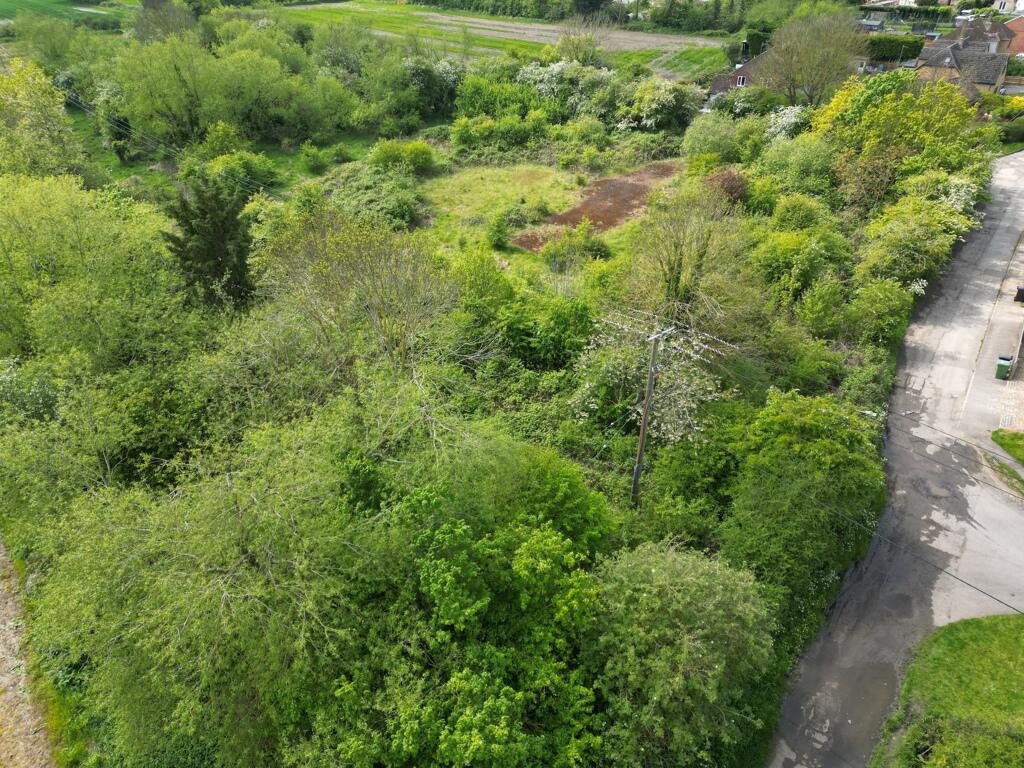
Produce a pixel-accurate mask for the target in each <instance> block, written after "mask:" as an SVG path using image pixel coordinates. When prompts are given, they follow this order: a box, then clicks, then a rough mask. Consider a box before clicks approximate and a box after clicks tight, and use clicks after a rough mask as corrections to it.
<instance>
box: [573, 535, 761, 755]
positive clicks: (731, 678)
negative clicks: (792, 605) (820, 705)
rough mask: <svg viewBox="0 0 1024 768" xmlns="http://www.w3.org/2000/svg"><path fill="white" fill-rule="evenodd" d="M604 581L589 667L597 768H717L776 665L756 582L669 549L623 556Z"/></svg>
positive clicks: (605, 566)
mask: <svg viewBox="0 0 1024 768" xmlns="http://www.w3.org/2000/svg"><path fill="white" fill-rule="evenodd" d="M596 579H597V582H598V590H599V592H598V600H599V604H600V607H601V614H600V615H599V617H598V620H597V622H596V630H595V633H594V635H593V637H592V638H591V639H590V641H589V642H588V644H587V646H586V651H585V655H584V663H585V664H586V665H587V667H588V669H590V670H592V674H593V675H594V679H595V691H596V692H597V695H598V701H597V706H598V709H599V711H600V712H601V715H600V722H601V726H600V729H601V734H602V741H601V748H600V752H599V758H598V760H597V763H598V764H600V765H606V766H629V767H630V768H633V767H634V766H636V767H637V768H639V767H640V766H664V767H665V768H668V766H702V765H708V764H714V763H715V756H716V755H718V754H721V753H723V752H727V751H728V747H729V745H730V744H733V743H735V742H736V741H738V740H739V739H740V738H741V736H742V734H743V733H744V731H745V730H746V729H747V728H749V722H747V719H748V718H750V716H751V712H750V710H749V708H748V707H747V705H746V704H745V703H744V699H745V698H746V697H747V696H748V694H749V692H750V687H751V685H752V684H753V682H754V681H755V680H756V678H757V676H758V674H759V673H760V672H762V670H763V669H764V667H765V666H766V665H767V664H768V660H769V658H770V657H771V635H770V632H771V620H770V618H769V612H768V607H767V605H766V604H765V602H764V600H763V599H762V598H761V596H760V595H759V593H758V587H757V584H756V583H755V581H754V579H753V578H752V577H751V575H750V574H748V573H745V572H742V571H733V570H732V569H730V568H729V567H727V566H726V565H724V564H722V563H720V562H717V561H714V560H708V559H706V558H705V557H704V556H702V555H699V554H696V553H692V552H686V551H682V550H679V549H677V548H675V547H674V546H672V545H671V544H667V543H662V544H643V545H641V546H639V547H637V548H636V549H633V550H623V551H621V552H619V553H618V554H616V555H615V556H614V557H612V558H609V559H608V560H606V561H604V562H603V563H602V564H601V566H600V567H599V568H598V570H597V574H596Z"/></svg>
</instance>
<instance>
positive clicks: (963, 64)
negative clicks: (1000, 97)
mask: <svg viewBox="0 0 1024 768" xmlns="http://www.w3.org/2000/svg"><path fill="white" fill-rule="evenodd" d="M1009 60H1010V54H1009V53H1005V52H1003V53H996V52H993V51H990V50H988V46H987V45H978V44H975V43H964V42H961V41H959V40H947V39H943V40H940V41H939V42H937V43H934V44H933V45H926V46H925V47H924V49H923V50H922V51H921V55H920V56H919V57H918V59H917V76H918V77H919V78H920V79H922V80H927V81H929V82H934V81H936V80H948V81H949V82H951V83H955V84H957V85H959V86H961V87H962V88H963V89H964V91H965V92H966V93H967V94H968V95H975V94H974V92H980V91H988V92H992V91H998V90H999V88H1000V87H1002V85H1003V80H1004V79H1005V78H1006V64H1007V62H1008V61H1009Z"/></svg>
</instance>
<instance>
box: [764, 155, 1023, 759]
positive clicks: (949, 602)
mask: <svg viewBox="0 0 1024 768" xmlns="http://www.w3.org/2000/svg"><path fill="white" fill-rule="evenodd" d="M991 195H992V202H991V203H990V204H989V205H988V206H987V207H986V215H985V219H984V224H983V226H982V228H981V229H979V230H977V231H975V232H974V233H972V234H971V235H970V236H969V237H968V239H967V242H965V243H964V244H963V247H962V248H961V249H960V251H959V253H958V254H957V256H956V257H955V259H954V260H953V262H952V263H951V265H950V267H949V268H948V269H947V271H946V274H945V275H944V276H943V277H942V278H941V279H940V280H939V282H938V283H937V284H936V285H934V286H932V287H931V288H930V289H929V296H928V298H927V299H926V300H925V301H924V302H922V304H921V306H920V307H919V308H918V310H917V312H916V313H915V316H914V320H913V322H912V323H911V326H910V329H909V331H908V333H907V337H906V340H905V341H904V346H903V350H902V353H901V356H900V363H899V370H898V374H897V380H896V388H895V390H894V392H893V395H892V399H891V401H890V413H889V420H888V425H889V438H888V444H887V448H886V458H887V464H888V466H887V473H888V479H889V488H890V496H889V499H890V500H889V505H888V507H887V509H886V511H885V513H884V515H883V517H882V520H881V522H880V524H879V528H878V534H877V535H876V536H875V539H874V541H873V542H872V545H871V548H870V550H869V552H868V554H867V556H866V557H865V558H864V559H863V560H862V561H861V562H860V563H858V564H857V565H856V566H855V567H854V568H853V569H852V570H851V571H850V572H849V573H848V574H847V576H846V579H845V580H844V583H843V587H842V589H841V591H840V594H839V597H838V599H837V601H836V603H835V605H834V606H833V608H832V611H831V612H830V615H829V617H828V620H827V623H826V625H825V627H824V629H823V630H822V631H821V633H820V634H819V636H818V637H817V639H816V640H815V641H814V642H813V643H812V644H811V645H810V646H809V647H808V649H807V651H806V653H805V654H804V656H803V658H802V659H801V661H800V663H799V665H798V666H797V668H796V669H795V670H794V673H793V675H792V676H791V679H790V690H789V692H788V693H787V695H786V697H785V699H784V700H783V704H782V716H781V719H780V723H779V727H778V730H777V732H776V734H775V745H774V750H773V754H772V756H771V758H770V760H769V763H768V765H769V768H862V767H863V766H865V765H866V764H867V761H868V758H869V757H870V754H871V751H872V750H873V749H874V746H875V744H876V742H877V739H878V736H879V733H880V729H881V727H882V724H883V721H884V720H885V718H886V717H887V716H888V714H889V713H890V712H891V711H892V709H893V707H894V705H895V703H896V697H897V694H898V693H899V686H900V682H901V679H902V672H903V669H904V667H905V665H906V662H907V660H908V652H909V650H910V649H911V648H912V647H913V646H914V645H915V644H917V643H918V642H919V641H920V640H921V639H923V638H924V637H925V636H926V635H928V634H929V633H930V632H931V631H932V630H933V629H934V628H935V627H939V626H942V625H944V624H948V623H950V622H953V621H957V620H959V619H964V618H970V617H976V616H986V615H990V614H998V613H1007V612H1009V611H1010V608H1008V607H1007V605H1005V604H1004V603H1008V604H1010V605H1012V606H1015V607H1017V608H1019V609H1021V610H1024V498H1021V497H1020V496H1017V495H1015V494H1014V493H1013V492H1011V491H1010V490H1009V489H1008V488H1007V487H1006V486H1004V485H1003V484H1002V483H1001V482H1000V480H999V478H998V476H997V475H996V474H995V473H994V472H993V471H992V469H991V467H990V459H989V458H988V454H996V455H998V456H1003V457H1004V458H1006V459H1007V460H1008V457H1006V456H1005V454H1003V452H1002V451H1001V450H1000V449H999V448H998V446H996V445H995V443H993V442H992V441H991V438H990V435H991V432H992V431H993V430H994V429H996V428H997V427H1000V426H1006V427H1014V428H1018V429H1024V365H1022V366H1021V368H1022V370H1020V371H1017V372H1016V373H1015V379H1014V380H1011V381H999V380H996V379H995V377H994V371H995V363H996V360H995V359H996V356H997V355H999V354H1014V353H1015V352H1017V345H1018V343H1019V340H1020V334H1021V330H1022V328H1024V305H1022V304H1017V303H1014V302H1013V294H1014V292H1015V289H1016V286H1017V285H1018V284H1021V285H1024V247H1018V246H1021V243H1020V239H1021V233H1022V231H1024V153H1018V154H1016V155H1012V156H1010V157H1005V158H1002V159H1000V160H999V161H998V162H997V164H996V168H995V176H994V179H993V183H992V188H991ZM1014 254H1015V255H1014ZM1018 378H1019V379H1020V380H1018ZM940 567H941V568H942V569H945V570H946V571H948V572H949V573H944V572H943V571H941V570H939V568H940ZM949 574H953V575H955V576H956V577H959V578H960V579H963V580H965V581H967V582H970V584H972V585H974V586H975V587H977V588H979V589H981V590H984V591H985V592H987V593H989V595H991V596H986V595H985V594H982V592H979V591H978V590H977V589H974V588H972V587H971V586H968V585H966V584H964V583H962V582H960V581H958V580H957V579H956V578H954V576H952V575H949ZM994 598H998V600H997V599H994ZM999 600H1001V601H1004V603H1001V602H999Z"/></svg>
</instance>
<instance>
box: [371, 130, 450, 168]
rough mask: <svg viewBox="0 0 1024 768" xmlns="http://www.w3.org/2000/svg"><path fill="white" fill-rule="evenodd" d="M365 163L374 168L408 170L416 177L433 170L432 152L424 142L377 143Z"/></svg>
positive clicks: (388, 141) (387, 141)
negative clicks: (404, 168) (403, 168)
mask: <svg viewBox="0 0 1024 768" xmlns="http://www.w3.org/2000/svg"><path fill="white" fill-rule="evenodd" d="M366 161H367V162H368V163H369V164H370V165H372V166H373V167H375V168H380V169H382V170H393V169H398V168H402V167H406V168H408V169H409V170H410V171H412V173H414V174H416V175H417V176H422V175H424V174H427V173H430V172H431V171H432V170H434V165H435V159H434V150H433V149H431V148H430V145H429V144H427V143H426V142H425V141H394V140H391V139H389V140H386V141H378V142H377V143H376V144H375V145H374V147H373V149H372V150H370V154H369V156H368V157H367V158H366Z"/></svg>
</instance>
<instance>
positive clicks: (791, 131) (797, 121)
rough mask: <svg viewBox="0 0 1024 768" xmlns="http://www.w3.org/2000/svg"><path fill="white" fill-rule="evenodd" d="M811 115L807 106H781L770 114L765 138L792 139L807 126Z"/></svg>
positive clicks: (773, 139) (770, 139)
mask: <svg viewBox="0 0 1024 768" xmlns="http://www.w3.org/2000/svg"><path fill="white" fill-rule="evenodd" d="M810 119H811V115H810V111H809V110H808V109H807V107H800V106H794V107H779V108H778V109H776V110H774V111H773V112H771V113H770V114H769V115H768V128H767V129H766V130H765V139H767V140H768V141H775V140H776V139H791V138H793V137H794V136H796V135H797V134H798V133H800V131H802V130H803V129H804V128H806V127H807V124H808V123H809V122H810Z"/></svg>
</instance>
